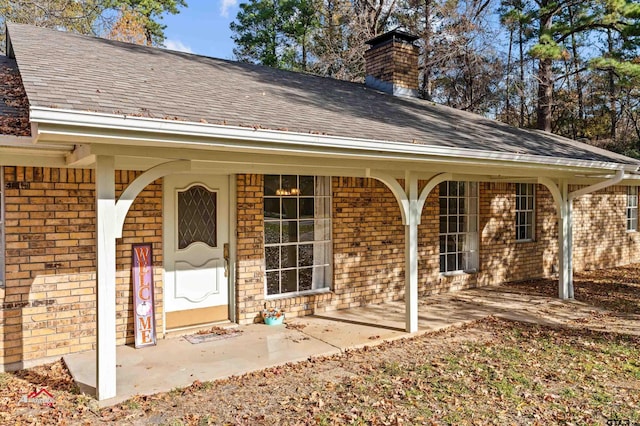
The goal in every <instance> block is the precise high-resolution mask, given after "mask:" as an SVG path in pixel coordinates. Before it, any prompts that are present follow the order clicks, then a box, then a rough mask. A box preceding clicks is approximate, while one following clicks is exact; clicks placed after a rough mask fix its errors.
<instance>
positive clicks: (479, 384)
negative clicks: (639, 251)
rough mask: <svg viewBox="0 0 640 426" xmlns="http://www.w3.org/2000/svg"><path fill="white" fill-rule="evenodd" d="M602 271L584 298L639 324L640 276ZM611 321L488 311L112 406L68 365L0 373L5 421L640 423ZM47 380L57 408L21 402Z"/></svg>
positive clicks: (639, 381)
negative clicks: (444, 326) (453, 324)
mask: <svg viewBox="0 0 640 426" xmlns="http://www.w3.org/2000/svg"><path fill="white" fill-rule="evenodd" d="M634 271H635V274H638V273H639V271H640V268H636V269H635V270H634ZM600 274H601V275H598V276H595V275H594V276H590V277H588V278H584V277H581V278H580V279H579V280H577V281H576V298H577V299H579V300H580V297H578V296H579V295H581V297H582V298H583V301H585V300H586V298H589V297H590V298H592V299H595V303H594V305H598V306H601V307H605V306H607V307H609V308H615V309H617V311H615V312H613V313H611V315H617V316H618V318H617V321H637V316H636V314H637V313H639V311H638V306H639V305H638V303H639V302H640V291H639V290H638V287H637V285H638V284H637V283H638V282H640V280H638V281H635V279H634V278H633V276H629V274H628V275H627V276H625V277H624V279H621V278H623V277H616V278H611V277H610V278H606V277H604V276H603V275H602V273H600ZM583 281H584V282H588V283H590V284H587V285H585V287H582V284H581V282H583ZM605 281H608V282H609V284H610V286H607V285H605V284H604V283H605ZM547 284H548V283H547ZM547 284H545V283H544V281H540V282H538V283H534V282H529V283H524V284H519V285H518V286H519V287H521V288H526V289H528V290H532V291H534V290H535V289H536V288H538V290H536V291H540V292H546V291H549V290H548V287H549V286H548V285H547ZM629 289H632V290H633V291H628V290H629ZM618 298H620V301H617V299H618ZM602 321H603V317H602V315H600V314H599V315H594V317H593V318H591V319H587V320H585V321H584V322H583V323H581V324H568V326H567V327H555V328H550V327H545V326H540V325H535V324H524V323H519V322H512V321H507V320H502V319H498V318H494V317H489V318H485V319H483V320H480V321H477V322H474V323H471V324H467V325H465V326H462V327H458V328H451V329H448V330H444V331H441V332H437V333H431V334H426V335H423V336H420V337H416V338H411V339H404V340H398V341H395V342H388V343H384V344H382V345H379V346H375V347H368V348H363V349H358V350H352V351H348V352H346V353H343V354H340V355H336V356H332V357H326V358H320V359H313V360H308V361H305V362H302V363H297V364H288V365H285V366H282V367H276V368H270V369H267V370H263V371H259V372H255V373H251V374H247V375H244V376H239V377H231V378H229V379H226V380H219V381H215V382H195V383H194V384H193V385H192V386H190V387H187V388H183V389H174V390H172V391H171V392H167V393H162V394H157V395H152V396H139V397H135V398H133V399H130V400H128V401H126V402H124V403H122V404H119V405H117V406H114V407H109V408H104V409H98V408H97V406H96V404H95V401H93V400H92V399H91V398H89V397H87V396H84V395H79V394H78V393H77V391H76V388H75V385H74V384H73V382H72V380H71V379H70V378H69V376H68V373H67V371H66V369H65V368H64V366H63V364H62V363H61V362H57V363H54V364H49V365H46V366H42V367H38V368H33V369H29V370H23V371H20V372H17V373H4V374H1V375H0V389H1V390H0V424H11V425H15V424H104V423H117V424H133V425H145V424H167V425H182V424H189V425H191V424H195V425H198V424H251V425H254V424H326V425H330V424H345V423H346V424H381V425H382V424H393V425H397V424H477V425H483V424H498V425H504V424H516V425H519V424H523V425H530V424H539V425H547V424H576V425H578V424H607V422H608V421H613V420H620V421H623V422H624V423H619V424H638V425H640V336H638V335H633V334H627V333H622V332H611V331H607V330H605V331H603V330H594V329H593V328H595V326H596V325H597V324H601V323H602ZM592 325H593V326H594V327H591V326H592ZM631 328H633V327H631ZM43 386H46V387H47V389H49V390H50V392H51V393H52V394H53V396H54V399H55V402H54V403H53V404H52V406H51V407H49V406H43V405H41V404H34V403H25V402H20V399H21V398H22V396H23V395H25V394H27V393H29V392H32V391H33V390H35V389H38V388H40V387H43ZM627 422H628V423H627ZM609 424H614V423H611V422H610V423H609Z"/></svg>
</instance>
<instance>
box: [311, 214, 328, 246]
mask: <svg viewBox="0 0 640 426" xmlns="http://www.w3.org/2000/svg"><path fill="white" fill-rule="evenodd" d="M314 231H315V238H314V239H315V240H316V241H318V240H320V241H322V240H330V239H331V225H330V222H329V221H328V220H326V219H325V220H316V221H315V229H314Z"/></svg>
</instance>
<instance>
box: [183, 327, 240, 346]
mask: <svg viewBox="0 0 640 426" xmlns="http://www.w3.org/2000/svg"><path fill="white" fill-rule="evenodd" d="M240 333H242V330H238V329H237V328H221V327H212V328H207V329H205V330H200V331H198V332H196V333H194V334H188V335H185V336H182V337H184V338H185V340H186V341H187V342H189V343H191V344H194V345H197V344H198V343H205V342H212V341H214V340H222V339H228V338H230V337H236V336H239V335H240Z"/></svg>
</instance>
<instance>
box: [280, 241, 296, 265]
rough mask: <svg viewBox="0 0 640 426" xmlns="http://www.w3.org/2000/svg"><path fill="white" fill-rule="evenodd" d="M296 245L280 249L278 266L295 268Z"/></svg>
mask: <svg viewBox="0 0 640 426" xmlns="http://www.w3.org/2000/svg"><path fill="white" fill-rule="evenodd" d="M297 254H298V250H297V246H296V245H290V246H282V247H280V265H281V267H282V268H295V267H296V266H297V264H298V256H297Z"/></svg>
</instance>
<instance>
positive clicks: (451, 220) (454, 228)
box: [449, 216, 458, 232]
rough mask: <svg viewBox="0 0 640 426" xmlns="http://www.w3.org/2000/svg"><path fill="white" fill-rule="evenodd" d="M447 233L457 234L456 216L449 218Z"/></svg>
mask: <svg viewBox="0 0 640 426" xmlns="http://www.w3.org/2000/svg"><path fill="white" fill-rule="evenodd" d="M449 232H458V217H457V216H449Z"/></svg>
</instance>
